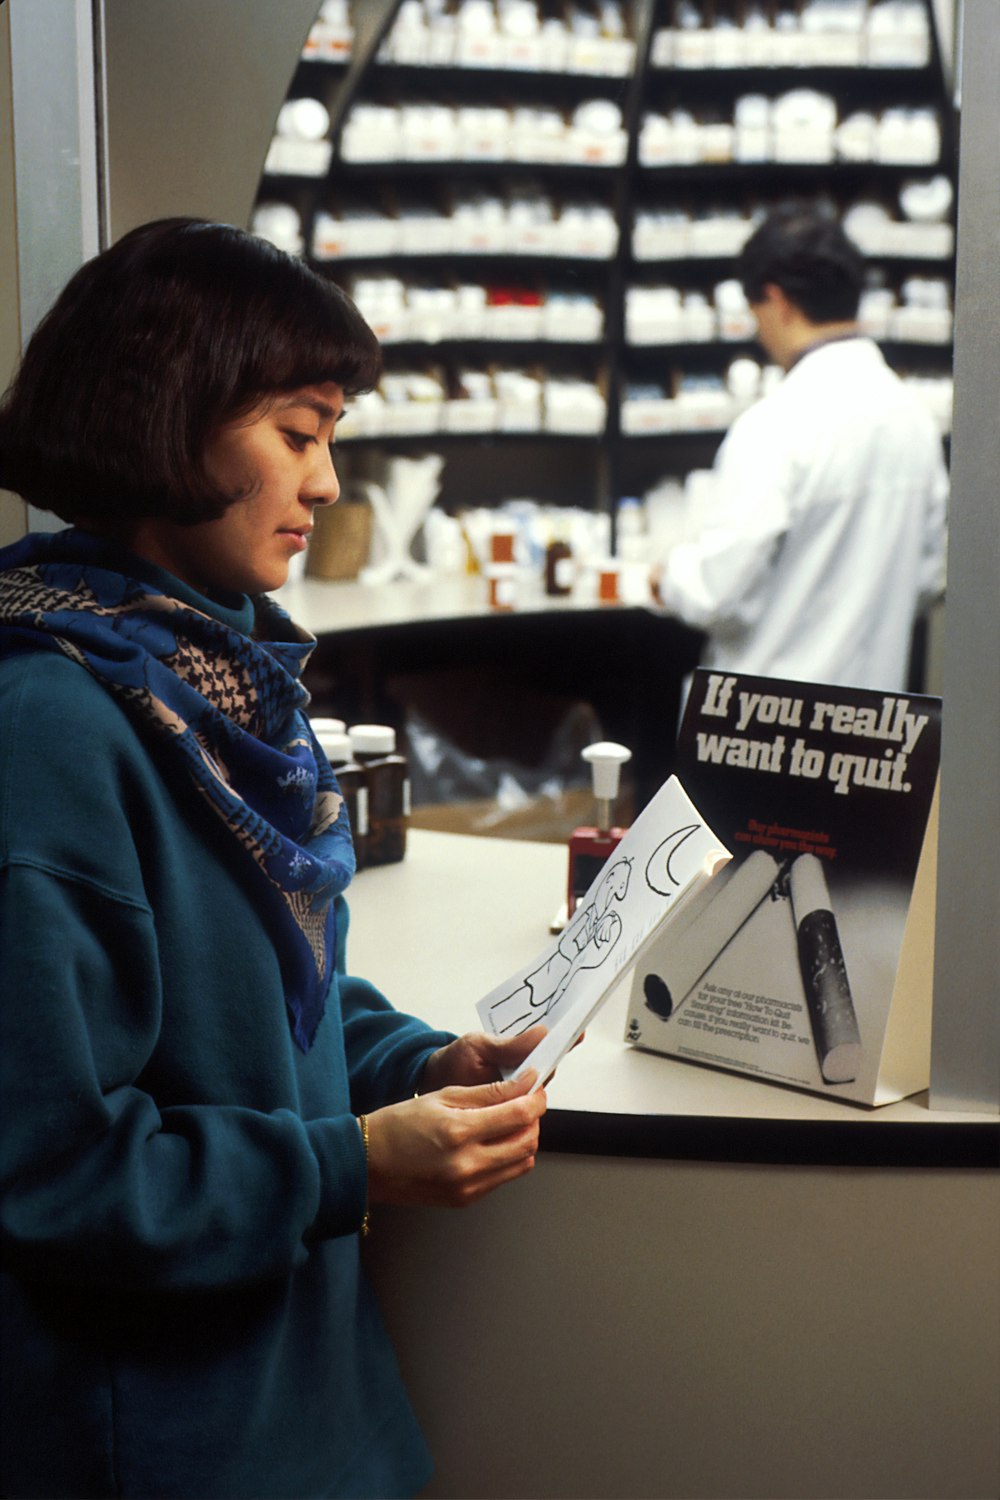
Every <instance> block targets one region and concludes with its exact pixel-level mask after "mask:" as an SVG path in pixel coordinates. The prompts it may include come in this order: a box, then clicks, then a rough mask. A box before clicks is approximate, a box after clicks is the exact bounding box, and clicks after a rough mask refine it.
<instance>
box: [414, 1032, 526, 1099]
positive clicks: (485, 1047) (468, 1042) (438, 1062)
mask: <svg viewBox="0 0 1000 1500" xmlns="http://www.w3.org/2000/svg"><path fill="white" fill-rule="evenodd" d="M547 1034H548V1027H547V1026H532V1027H531V1029H530V1031H522V1033H521V1034H520V1036H512V1037H509V1038H508V1039H507V1040H506V1041H501V1040H500V1038H499V1037H496V1036H488V1035H487V1034H486V1033H485V1032H478V1031H473V1032H469V1034H468V1035H467V1036H460V1037H459V1038H458V1040H457V1041H455V1042H452V1043H450V1045H449V1046H447V1047H442V1048H441V1049H440V1051H438V1052H433V1053H432V1054H431V1056H430V1057H429V1058H428V1059H427V1064H426V1066H425V1068H424V1071H423V1074H422V1075H421V1078H420V1092H421V1093H422V1094H425V1093H431V1092H432V1091H433V1090H434V1089H441V1088H444V1087H446V1085H447V1084H449V1083H458V1084H466V1085H468V1086H470V1087H472V1086H474V1085H475V1084H477V1083H493V1082H495V1081H496V1079H497V1077H498V1075H499V1074H501V1073H503V1072H510V1073H512V1072H513V1071H514V1070H515V1068H517V1067H519V1066H520V1064H521V1063H523V1062H524V1059H525V1058H526V1057H527V1056H528V1054H529V1053H531V1052H533V1051H534V1050H535V1048H536V1047H537V1046H538V1044H539V1042H540V1041H541V1040H542V1038H543V1037H544V1036H546V1035H547Z"/></svg>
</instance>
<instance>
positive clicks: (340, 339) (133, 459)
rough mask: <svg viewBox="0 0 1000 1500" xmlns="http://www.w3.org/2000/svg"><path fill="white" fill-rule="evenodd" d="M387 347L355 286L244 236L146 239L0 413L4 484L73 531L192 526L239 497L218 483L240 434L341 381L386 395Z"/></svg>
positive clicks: (75, 314)
mask: <svg viewBox="0 0 1000 1500" xmlns="http://www.w3.org/2000/svg"><path fill="white" fill-rule="evenodd" d="M380 371H381V352H380V350H379V346H378V341H377V340H376V338H375V335H374V334H373V333H372V331H371V329H370V328H369V327H368V325H367V323H366V322H365V321H364V319H363V318H362V316H361V314H360V313H359V312H358V310H357V308H356V307H355V306H354V304H353V303H352V302H351V300H350V299H349V298H348V297H347V296H345V294H344V293H343V292H342V291H341V290H340V288H339V287H337V286H335V285H334V284H333V283H332V282H330V281H327V280H325V279H324V278H323V277H321V276H318V275H316V273H315V272H313V271H311V270H310V269H309V268H308V266H306V265H304V264H303V263H302V262H301V261H299V260H296V259H295V258H294V257H293V256H290V255H286V254H284V253H283V252H282V251H280V250H277V249H275V248H274V246H273V245H270V244H268V243H267V242H266V241H264V240H261V239H258V238H256V237H255V236H254V235H251V234H248V233H246V231H244V230H241V229H236V228H234V227H233V226H231V225H228V224H212V223H207V222H205V221H204V220H201V219H188V218H183V219H181V218H174V219H162V220H159V221H157V222H155V223H152V224H145V225H142V226H141V227H140V228H138V229H134V230H132V231H131V233H129V234H126V235H125V236H123V238H122V239H120V240H119V241H118V243H117V244H115V245H113V246H112V247H111V248H110V249H108V250H105V251H103V253H102V254H100V255H98V256H96V257H95V258H94V259H93V260H91V261H88V262H87V263H86V264H85V265H83V266H82V267H81V268H80V270H79V271H77V272H76V274H75V275H74V276H73V278H72V279H71V280H70V282H69V283H68V284H67V286H66V287H65V289H64V290H63V292H62V293H61V294H60V296H59V298H58V299H57V301H56V302H55V304H54V306H53V307H52V309H51V310H50V312H49V313H48V314H47V315H46V317H45V318H44V319H43V321H42V322H41V323H40V324H39V326H38V329H37V331H36V332H35V334H34V336H33V337H32V339H31V341H30V342H29V344H28V347H27V349H26V350H25V352H24V356H23V358H22V361H21V365H20V368H19V370H18V373H17V376H16V378H15V380H14V382H13V384H12V385H11V387H10V389H9V390H8V391H7V393H6V395H5V396H4V398H3V401H2V402H0V485H2V486H6V487H7V488H8V489H11V490H14V491H15V492H16V493H17V494H19V495H22V496H23V497H24V498H25V499H26V500H28V501H30V502H31V504H32V505H36V506H38V507H39V508H40V509H42V510H51V511H54V512H55V513H56V515H58V516H61V517H62V519H63V520H64V521H71V522H74V521H81V522H88V523H91V524H93V525H94V526H98V527H100V528H102V529H109V530H111V531H113V532H121V531H123V530H124V531H125V532H127V531H128V529H129V528H130V526H131V525H132V524H133V523H134V522H135V521H137V520H139V519H140V518H142V517H146V516H161V517H164V518H166V519H169V520H171V521H175V522H179V523H181V524H187V523H192V522H197V521H204V520H210V519H212V518H214V517H216V516H219V515H221V514H222V512H223V511H224V510H225V509H226V507H227V506H228V505H229V504H230V503H231V501H232V498H233V497H232V496H231V495H225V494H223V493H221V492H220V490H219V489H218V487H217V486H215V485H213V484H212V482H211V481H210V480H209V478H208V475H207V474H206V472H205V468H204V459H205V450H206V445H207V442H208V440H209V438H210V437H211V435H212V433H213V432H214V431H215V430H216V429H217V428H218V427H219V425H220V424H222V423H224V422H230V421H233V420H238V419H239V418H240V417H243V416H246V415H248V414H249V413H251V412H253V411H255V410H257V409H258V408H261V407H263V406H265V405H266V403H267V402H268V400H270V399H272V398H274V397H276V396H277V395H279V394H281V393H283V392H286V391H292V390H296V389H298V388H299V387H301V386H305V385H314V384H320V383H324V382H327V381H332V382H335V383H336V384H337V385H339V386H341V387H342V388H343V390H344V393H345V395H348V396H352V395H356V394H357V393H358V392H359V391H365V390H370V389H371V388H372V386H373V385H374V384H375V382H376V381H377V380H378V377H379V374H380Z"/></svg>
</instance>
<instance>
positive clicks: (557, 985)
mask: <svg viewBox="0 0 1000 1500" xmlns="http://www.w3.org/2000/svg"><path fill="white" fill-rule="evenodd" d="M730 857H731V856H730V853H729V851H728V850H727V849H726V848H725V846H724V845H723V844H722V842H721V840H720V839H718V838H717V837H716V835H715V834H714V833H713V832H712V829H711V828H710V827H709V826H708V825H707V824H706V822H705V821H704V819H703V818H702V817H701V814H700V813H699V812H698V809H697V808H696V807H695V805H694V803H693V802H692V801H691V799H690V798H689V797H688V795H687V793H686V792H685V791H684V788H683V787H682V786H681V784H680V782H679V781H678V780H677V778H676V777H675V776H672V777H671V778H670V780H669V781H667V782H665V783H664V785H663V786H662V787H661V788H660V790H659V791H658V792H657V794H656V796H655V797H653V798H652V800H651V801H650V802H649V803H648V804H647V806H646V807H644V808H643V810H642V812H641V813H640V815H639V817H638V818H637V819H636V820H635V822H634V824H633V825H632V827H631V828H630V829H629V830H628V832H627V833H626V834H625V836H624V838H623V839H622V840H621V842H620V843H619V844H618V846H617V848H616V849H615V851H614V852H613V853H612V854H611V855H610V856H609V858H608V860H607V862H606V863H605V864H604V865H603V866H602V868H601V870H600V871H599V872H598V874H597V875H596V876H595V878H594V881H593V883H592V885H591V886H590V888H589V890H588V891H587V893H586V895H585V896H584V897H583V898H582V900H581V901H580V902H579V903H578V905H577V907H576V910H575V912H574V914H573V916H572V918H571V919H570V921H569V922H568V923H567V925H566V927H564V928H563V930H562V932H561V933H560V934H559V935H558V937H556V938H554V939H553V941H552V942H551V943H550V944H549V945H548V947H547V948H545V949H543V950H542V952H541V953H539V954H538V956H537V957H536V958H535V959H534V960H533V961H532V962H531V963H529V964H526V965H524V966H523V967H522V968H519V969H516V970H515V972H514V973H513V974H511V975H510V977H509V978H508V979H506V980H505V981H504V982H503V983H502V984H499V985H497V987H496V988H495V989H493V990H491V991H490V993H489V994H488V995H485V996H484V997H483V999H482V1000H480V1001H479V1003H478V1005H477V1006H476V1010H477V1013H478V1015H479V1019H480V1023H481V1025H482V1027H483V1029H484V1030H485V1031H487V1032H489V1033H491V1034H492V1035H494V1036H500V1037H509V1036H518V1035H519V1034H520V1033H521V1032H522V1031H527V1030H528V1028H529V1027H531V1026H535V1025H537V1024H538V1023H539V1022H544V1024H545V1025H546V1026H547V1027H548V1028H549V1032H548V1035H547V1036H546V1037H545V1040H544V1041H543V1042H541V1043H540V1045H539V1046H538V1047H536V1048H535V1050H534V1051H533V1052H532V1053H531V1055H530V1057H528V1058H527V1059H526V1060H525V1062H524V1063H522V1064H521V1067H520V1068H518V1069H517V1073H518V1074H520V1073H522V1072H524V1071H526V1070H527V1069H529V1068H535V1069H537V1071H538V1078H539V1085H540V1084H541V1083H544V1081H545V1080H546V1079H547V1078H548V1077H549V1076H550V1074H551V1073H552V1071H553V1069H554V1068H555V1067H556V1065H557V1064H558V1063H559V1061H560V1059H561V1058H562V1057H563V1056H565V1054H566V1053H567V1052H568V1051H569V1049H570V1048H571V1047H572V1046H573V1044H574V1042H576V1040H577V1039H578V1038H579V1037H580V1035H581V1034H582V1033H583V1032H584V1031H585V1030H586V1028H587V1026H588V1025H589V1024H590V1021H591V1019H592V1017H593V1016H594V1015H595V1014H596V1013H597V1011H598V1010H599V1009H600V1007H601V1005H602V1004H603V1002H604V1001H605V1000H606V999H607V997H608V996H609V995H610V993H611V991H612V990H613V989H614V987H615V984H616V982H617V981H618V980H619V979H620V978H621V976H622V974H623V973H624V972H625V970H626V969H627V968H629V967H630V966H631V965H633V964H635V963H637V962H638V961H639V959H640V958H641V956H642V954H643V953H644V951H645V950H646V948H647V947H648V946H649V944H650V943H651V942H652V940H653V939H654V937H656V936H658V935H660V934H662V933H663V932H664V931H665V930H666V929H667V928H668V927H669V926H670V924H672V923H673V922H674V921H675V920H678V919H680V917H681V914H682V912H683V911H684V909H685V907H686V905H687V904H688V902H689V901H691V900H692V899H693V898H694V897H695V895H696V894H697V892H698V891H700V890H701V889H702V888H703V887H704V886H705V885H706V883H707V882H710V881H711V880H712V877H713V876H714V875H715V874H716V873H717V871H719V870H721V869H722V868H723V866H724V865H725V864H726V862H727V861H728V860H729V859H730ZM536 1086H537V1085H536Z"/></svg>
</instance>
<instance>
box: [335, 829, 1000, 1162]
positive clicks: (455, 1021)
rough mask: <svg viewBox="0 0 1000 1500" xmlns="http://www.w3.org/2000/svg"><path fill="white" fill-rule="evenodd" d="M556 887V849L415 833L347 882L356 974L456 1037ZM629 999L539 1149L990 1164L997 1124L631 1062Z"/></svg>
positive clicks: (612, 1013) (549, 909)
mask: <svg viewBox="0 0 1000 1500" xmlns="http://www.w3.org/2000/svg"><path fill="white" fill-rule="evenodd" d="M565 878H566V853H565V849H564V848H563V846H562V845H559V844H536V843H524V842H518V841H514V840H508V839H489V838H486V839H483V838H470V837H463V836H461V835H455V834H447V833H432V832H428V831H426V830H416V831H413V832H411V834H410V844H409V853H408V856H407V859H406V860H405V861H404V862H403V863H402V864H399V865H387V866H383V867H382V868H380V869H373V870H366V871H365V872H364V873H363V874H362V875H361V876H359V878H358V879H357V881H356V882H355V885H354V887H353V892H352V896H351V909H352V919H351V963H352V966H353V968H354V969H355V971H356V972H358V973H362V974H364V975H365V977H366V978H369V979H371V980H373V982H375V983H376V984H378V985H379V987H380V988H381V989H382V990H384V991H385V993H386V994H388V995H389V996H390V997H391V998H392V1000H393V1002H394V1003H395V1004H396V1005H398V1006H399V1007H400V1008H401V1009H405V1010H412V1011H414V1012H416V1013H417V1014H418V1015H421V1016H424V1017H425V1018H426V1019H427V1020H429V1021H431V1022H432V1023H433V1024H434V1025H435V1026H441V1027H445V1028H447V1029H450V1030H452V1031H469V1030H473V1029H476V1028H477V1027H478V1021H477V1018H476V1014H475V1008H474V1007H475V1002H476V1000H478V999H479V998H480V996H481V995H484V994H485V993H486V992H487V991H488V990H490V989H492V988H493V986H494V985H495V984H498V983H499V982H500V981H501V980H502V979H505V978H506V977H507V975H508V974H509V973H510V972H511V971H512V970H513V969H514V968H515V967H516V966H517V964H518V962H519V961H527V960H530V959H531V958H533V957H534V956H535V954H536V953H538V952H539V951H540V950H541V949H542V948H543V947H544V946H545V944H546V943H547V942H548V941H549V930H548V924H549V920H550V918H551V917H552V915H553V914H554V912H555V911H556V908H557V907H558V906H559V903H560V900H561V899H562V897H563V894H564V884H565ZM385 911H391V912H392V913H393V924H394V940H393V943H392V944H391V945H387V944H386V943H385V942H384V936H383V934H382V933H381V929H380V920H381V913H384V912H385ZM414 955H419V961H418V962H417V963H416V964H415V963H414ZM627 997H628V980H627V979H626V980H624V981H623V982H622V984H620V985H619V986H618V989H617V990H616V992H615V994H614V995H613V996H612V998H611V999H610V1000H609V1001H608V1002H607V1004H606V1005H605V1006H604V1008H603V1009H602V1010H601V1011H600V1013H599V1014H598V1016H597V1018H596V1020H595V1022H594V1023H593V1025H592V1026H591V1028H590V1030H589V1032H588V1034H587V1037H586V1039H585V1042H584V1043H583V1044H582V1045H581V1046H580V1047H578V1048H577V1049H576V1050H575V1052H574V1053H573V1054H572V1055H571V1056H570V1057H568V1058H567V1059H565V1060H564V1062H563V1064H562V1066H561V1067H560V1069H559V1072H558V1074H557V1076H556V1078H555V1079H554V1080H553V1082H552V1085H551V1086H550V1089H549V1114H548V1116H547V1117H546V1121H545V1137H544V1144H545V1147H546V1149H547V1150H559V1151H583V1152H592V1151H598V1152H602V1153H611V1154H615V1155H629V1156H670V1157H674V1158H678V1159H680V1158H689V1159H691V1158H694V1159H698V1160H702V1161H713V1160H721V1161H757V1162H769V1161H774V1162H786V1163H790V1162H812V1163H817V1164H818V1163H827V1164H841V1165H846V1164H848V1163H857V1164H861V1165H868V1166H871V1165H876V1164H880V1163H883V1164H898V1165H903V1164H907V1165H912V1166H917V1165H928V1166H948V1165H951V1166H978V1167H990V1166H996V1167H1000V1119H998V1118H997V1116H995V1115H980V1114H957V1113H950V1112H949V1113H945V1112H939V1111H936V1110H932V1109H930V1108H929V1107H928V1104H927V1099H926V1096H922V1095H921V1096H917V1097H915V1098H913V1099H909V1100H904V1101H902V1102H900V1103H898V1104H893V1105H888V1106H885V1107H883V1108H880V1109H868V1108H865V1107H863V1106H858V1105H853V1104H850V1103H846V1102H844V1101H843V1100H839V1099H827V1098H824V1097H823V1096H821V1095H819V1094H810V1093H806V1092H803V1091H799V1090H797V1089H793V1088H784V1087H782V1086H780V1085H775V1084H769V1083H764V1082H761V1081H759V1080H756V1079H753V1078H749V1077H740V1076H738V1075H736V1074H729V1073H725V1072H722V1071H720V1070H718V1069H714V1068H710V1067H702V1066H699V1065H698V1064H695V1063H690V1062H682V1061H679V1060H676V1059H674V1058H666V1057H662V1056H658V1055H656V1054H654V1053H650V1052H642V1051H640V1050H638V1049H636V1048H634V1047H630V1046H628V1045H627V1044H626V1043H625V1041H624V1040H623V1037H624V1032H625V1011H626V1004H627Z"/></svg>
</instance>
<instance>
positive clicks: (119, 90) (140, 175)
mask: <svg viewBox="0 0 1000 1500" xmlns="http://www.w3.org/2000/svg"><path fill="white" fill-rule="evenodd" d="M317 8H318V0H281V3H280V4H275V5H258V4H248V3H247V0H212V3H211V4H206V3H205V0H170V3H169V4H164V0H105V31H106V38H107V103H108V178H109V182H108V186H109V194H110V202H111V238H112V239H118V238H119V236H120V235H122V234H124V233H125V231H126V230H128V229H132V228H133V227H134V226H135V225H136V224H142V223H144V222H145V221H146V220H148V219H156V218H161V217H163V216H165V215H169V214H195V215H198V216H203V217H205V218H214V219H221V220H223V221H225V222H227V223H235V224H241V225H245V224H246V222H247V220H248V218H249V215H250V210H251V208H252V206H253V202H254V199H255V197H256V195H257V188H258V184H259V182H260V172H261V167H262V165H263V162H264V157H265V155H266V153H267V147H268V144H269V142H270V139H271V134H272V128H273V125H274V120H275V117H276V115H277V113H278V110H279V109H280V107H281V105H282V104H283V103H284V100H285V95H286V93H287V90H288V85H289V82H290V80H291V77H292V74H293V72H294V71H295V65H296V62H297V59H298V56H299V53H300V51H301V49H302V43H303V41H304V40H305V37H306V35H307V33H308V31H309V27H310V25H311V24H312V21H313V18H314V17H315V14H316V11H317Z"/></svg>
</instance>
